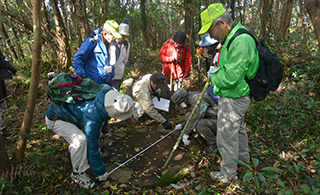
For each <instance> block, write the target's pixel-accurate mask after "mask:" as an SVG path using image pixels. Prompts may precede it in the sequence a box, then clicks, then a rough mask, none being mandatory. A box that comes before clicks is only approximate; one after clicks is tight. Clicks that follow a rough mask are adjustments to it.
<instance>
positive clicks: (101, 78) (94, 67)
mask: <svg viewBox="0 0 320 195" xmlns="http://www.w3.org/2000/svg"><path fill="white" fill-rule="evenodd" d="M72 65H73V68H74V71H75V72H76V74H77V75H78V76H82V77H89V78H91V79H93V80H95V81H96V82H97V83H98V84H107V83H108V82H109V81H110V80H111V79H112V78H113V77H114V69H115V68H114V67H113V66H112V72H111V73H105V72H104V68H105V66H110V64H109V59H108V50H107V47H106V45H105V44H104V43H103V41H102V40H101V38H100V29H99V28H97V29H95V30H94V31H93V33H92V37H90V38H87V39H85V40H84V41H83V42H82V45H81V47H80V48H79V50H78V52H77V53H76V54H75V55H74V58H73V64H72Z"/></svg>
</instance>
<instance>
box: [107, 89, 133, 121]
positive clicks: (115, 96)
mask: <svg viewBox="0 0 320 195" xmlns="http://www.w3.org/2000/svg"><path fill="white" fill-rule="evenodd" d="M104 107H105V109H106V111H107V112H108V114H109V116H110V117H111V118H115V119H121V120H125V119H127V118H129V117H130V116H131V115H132V114H133V112H134V109H135V105H134V102H133V100H132V98H131V97H130V96H128V95H125V94H122V93H119V92H117V91H115V90H110V91H108V92H107V93H106V95H105V96H104Z"/></svg>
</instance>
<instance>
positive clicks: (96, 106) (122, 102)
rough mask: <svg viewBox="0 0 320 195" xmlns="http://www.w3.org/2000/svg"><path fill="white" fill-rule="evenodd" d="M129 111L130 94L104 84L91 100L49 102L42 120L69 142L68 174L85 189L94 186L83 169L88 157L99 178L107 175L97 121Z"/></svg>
mask: <svg viewBox="0 0 320 195" xmlns="http://www.w3.org/2000/svg"><path fill="white" fill-rule="evenodd" d="M133 112H134V102H133V101H132V99H131V97H129V96H128V95H125V94H121V93H119V92H117V91H116V90H114V89H113V88H112V87H110V86H108V85H105V87H104V88H102V89H101V90H100V91H99V93H98V94H97V96H96V98H95V99H94V100H90V101H83V102H80V103H76V104H64V105H58V104H56V103H54V102H52V103H51V104H50V105H49V107H48V109H47V111H46V117H45V121H46V124H47V126H48V127H49V128H50V129H51V130H52V131H53V132H54V133H56V134H58V135H60V136H62V137H63V138H64V139H65V140H66V141H67V142H68V143H69V152H70V158H71V164H72V168H73V172H72V173H71V178H72V179H73V180H74V181H75V182H76V183H78V184H79V185H80V186H82V187H84V188H86V189H88V188H92V187H93V186H94V184H95V183H94V181H92V180H91V179H90V178H89V177H88V176H87V175H86V173H85V171H86V170H87V169H89V168H90V166H89V164H88V161H87V160H88V159H89V162H90V165H91V167H92V169H93V170H94V171H95V173H96V175H97V176H98V178H99V180H100V181H104V180H106V179H107V177H108V173H107V170H106V165H105V163H104V162H103V161H102V158H101V155H100V151H99V135H100V128H101V125H102V124H103V122H105V121H107V120H109V118H110V117H112V118H115V119H121V120H125V119H127V118H129V117H130V116H131V115H132V114H133ZM81 129H82V130H83V131H82V130H81ZM87 155H88V156H87ZM87 157H88V158H87Z"/></svg>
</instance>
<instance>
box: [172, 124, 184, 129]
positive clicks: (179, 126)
mask: <svg viewBox="0 0 320 195" xmlns="http://www.w3.org/2000/svg"><path fill="white" fill-rule="evenodd" d="M181 129H182V125H181V124H177V126H176V127H175V128H174V130H181Z"/></svg>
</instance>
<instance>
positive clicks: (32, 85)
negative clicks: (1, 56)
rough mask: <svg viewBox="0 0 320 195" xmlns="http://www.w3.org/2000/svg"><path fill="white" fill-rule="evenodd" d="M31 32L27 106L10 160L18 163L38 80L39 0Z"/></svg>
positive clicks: (21, 154) (39, 51)
mask: <svg viewBox="0 0 320 195" xmlns="http://www.w3.org/2000/svg"><path fill="white" fill-rule="evenodd" d="M32 13H33V32H34V44H33V50H32V68H31V81H30V86H29V92H28V97H29V99H28V103H27V108H26V110H25V112H24V118H23V122H22V125H21V129H20V132H19V137H18V142H17V147H16V150H15V152H14V154H13V157H12V161H13V162H14V163H19V162H20V161H21V160H22V159H23V158H24V152H25V149H26V142H27V141H26V134H28V133H29V132H30V128H31V125H32V119H33V113H34V108H35V104H36V98H37V95H38V85H39V80H40V62H41V47H42V30H41V0H34V1H33V12H32Z"/></svg>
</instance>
